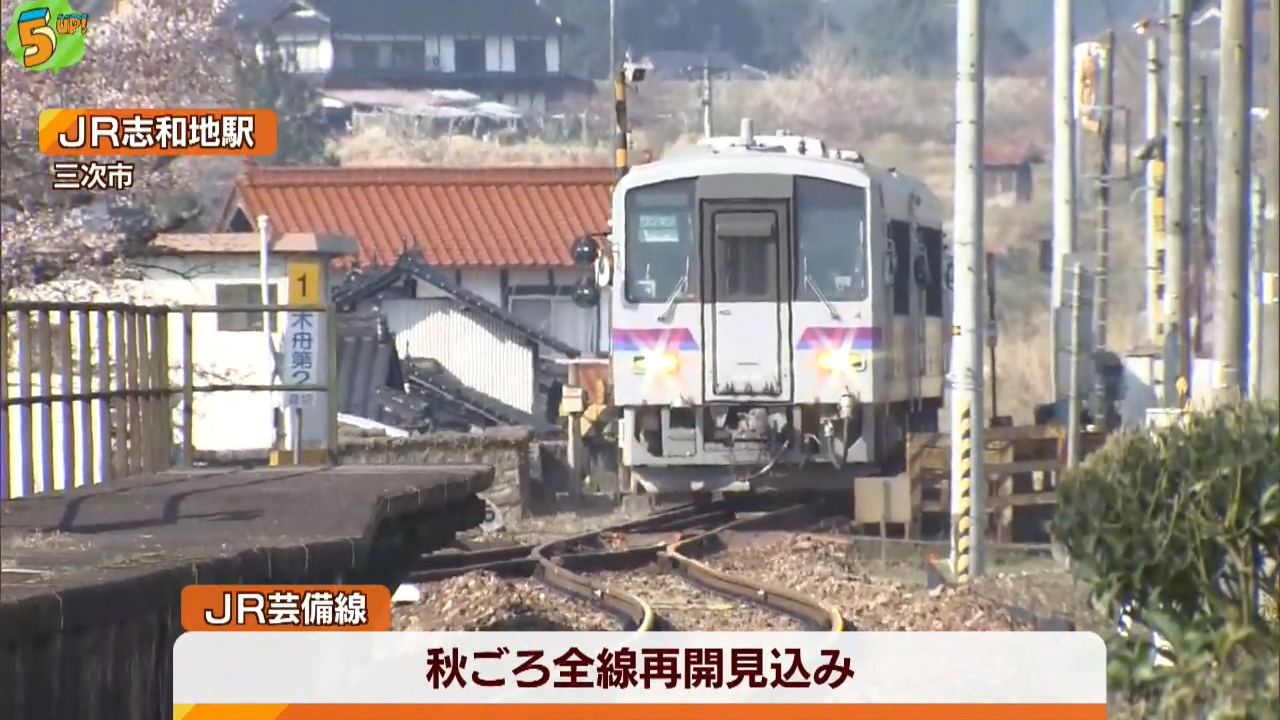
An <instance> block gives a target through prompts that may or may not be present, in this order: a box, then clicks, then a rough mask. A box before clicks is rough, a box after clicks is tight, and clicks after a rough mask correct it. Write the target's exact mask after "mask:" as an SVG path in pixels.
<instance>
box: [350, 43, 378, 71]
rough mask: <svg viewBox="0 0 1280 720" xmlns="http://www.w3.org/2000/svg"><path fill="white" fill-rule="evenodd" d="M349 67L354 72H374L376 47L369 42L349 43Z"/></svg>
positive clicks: (376, 54)
mask: <svg viewBox="0 0 1280 720" xmlns="http://www.w3.org/2000/svg"><path fill="white" fill-rule="evenodd" d="M351 67H352V68H354V69H356V70H376V69H377V67H378V45H377V44H376V43H371V42H353V43H351Z"/></svg>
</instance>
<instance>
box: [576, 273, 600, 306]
mask: <svg viewBox="0 0 1280 720" xmlns="http://www.w3.org/2000/svg"><path fill="white" fill-rule="evenodd" d="M573 304H574V305H577V306H578V307H580V308H584V309H586V308H593V307H595V306H597V305H599V304H600V286H599V285H596V280H595V278H594V277H584V278H581V279H579V280H578V282H577V283H575V284H574V286H573Z"/></svg>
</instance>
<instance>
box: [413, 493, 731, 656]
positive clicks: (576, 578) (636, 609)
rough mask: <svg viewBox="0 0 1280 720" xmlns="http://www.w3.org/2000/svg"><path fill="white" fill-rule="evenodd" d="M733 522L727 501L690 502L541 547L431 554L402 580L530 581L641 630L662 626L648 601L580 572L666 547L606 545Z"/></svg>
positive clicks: (620, 566) (651, 556) (648, 559)
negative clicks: (483, 575)
mask: <svg viewBox="0 0 1280 720" xmlns="http://www.w3.org/2000/svg"><path fill="white" fill-rule="evenodd" d="M733 518H734V511H733V508H732V507H731V506H730V505H729V504H728V503H724V502H720V503H710V504H693V503H691V504H688V505H680V506H677V507H674V508H670V509H667V510H665V511H662V512H658V513H654V514H652V515H649V516H646V517H643V518H640V519H637V520H631V521H628V522H625V523H619V524H617V525H612V526H610V527H606V528H602V529H599V530H591V531H589V532H584V533H579V534H577V535H572V536H569V537H564V538H557V539H554V540H550V541H548V542H543V543H537V544H523V545H514V546H507V547H497V548H483V549H479V550H470V551H463V552H444V553H432V554H430V555H424V556H423V557H422V558H420V559H419V560H418V562H417V563H416V564H415V566H414V568H413V569H412V570H411V571H409V572H408V573H407V574H406V575H405V577H404V579H403V582H433V581H436V580H443V579H447V578H450V577H455V576H457V575H462V574H465V573H469V572H474V571H477V570H488V571H491V572H495V573H498V574H500V575H512V576H517V577H531V578H535V579H537V580H538V581H540V582H542V583H543V584H545V585H547V586H548V587H551V588H552V589H555V590H558V591H560V592H563V593H566V594H569V595H572V596H575V597H578V598H581V599H583V600H585V601H587V602H590V603H592V604H594V605H596V606H598V607H600V608H601V609H603V610H605V611H606V612H608V613H610V614H611V615H613V616H615V617H617V618H619V619H621V620H622V621H623V622H624V623H625V624H627V625H628V626H629V627H630V628H632V629H634V630H637V631H641V632H646V631H649V630H652V629H655V628H656V627H658V626H660V625H661V620H660V619H659V618H658V616H657V614H656V613H654V611H653V609H652V608H651V607H650V606H649V605H648V603H646V602H644V601H643V600H641V599H640V598H637V597H634V596H632V595H630V594H628V593H623V592H619V591H616V590H612V589H610V588H608V587H606V586H605V585H603V584H601V583H598V582H596V581H593V580H591V579H590V578H588V577H585V576H584V574H586V573H592V572H601V571H608V570H614V571H627V570H635V569H638V568H641V567H645V566H646V565H652V564H655V563H656V562H657V559H658V553H659V552H661V551H662V550H663V548H664V547H665V544H663V543H653V544H650V545H645V546H639V547H629V548H621V549H606V547H607V543H608V541H609V540H610V539H614V538H620V537H622V536H626V535H630V534H657V533H672V532H681V531H684V530H688V529H689V528H695V527H699V528H700V527H708V526H716V525H722V524H724V523H725V522H728V521H730V520H732V519H733Z"/></svg>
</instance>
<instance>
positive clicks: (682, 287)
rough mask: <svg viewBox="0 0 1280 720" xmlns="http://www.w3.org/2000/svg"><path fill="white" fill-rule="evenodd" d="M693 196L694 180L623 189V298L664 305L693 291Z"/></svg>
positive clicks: (694, 271)
mask: <svg viewBox="0 0 1280 720" xmlns="http://www.w3.org/2000/svg"><path fill="white" fill-rule="evenodd" d="M693 196H694V184H693V180H679V181H675V182H667V183H659V184H656V185H647V186H644V187H638V188H635V189H634V190H632V191H631V192H629V193H627V204H626V212H627V237H626V277H625V284H626V287H625V288H624V289H625V295H626V299H627V302H632V303H658V304H662V305H665V304H666V303H668V302H679V301H681V300H689V299H692V298H693V297H694V293H695V292H696V287H695V284H696V282H697V278H696V275H697V272H696V268H695V267H694V264H693V258H694V252H695V249H696V247H697V244H696V242H695V236H694V221H693V213H694V198H693Z"/></svg>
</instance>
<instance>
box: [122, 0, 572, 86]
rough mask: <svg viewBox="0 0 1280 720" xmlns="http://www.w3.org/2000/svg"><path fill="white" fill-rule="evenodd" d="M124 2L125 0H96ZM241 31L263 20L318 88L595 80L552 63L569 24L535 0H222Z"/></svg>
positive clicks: (557, 57)
mask: <svg viewBox="0 0 1280 720" xmlns="http://www.w3.org/2000/svg"><path fill="white" fill-rule="evenodd" d="M103 1H104V2H113V3H118V4H119V5H125V4H127V2H128V0H103ZM227 5H228V7H227V9H226V10H225V14H224V17H225V18H226V20H227V21H228V22H231V23H234V24H236V25H237V26H239V27H240V28H242V29H243V30H245V31H246V32H249V31H252V30H255V29H257V28H262V27H267V28H270V29H271V30H272V32H273V34H274V35H275V37H276V41H277V43H278V45H279V47H280V50H281V52H282V53H283V54H284V56H285V58H286V61H287V62H289V63H291V64H292V65H293V67H294V68H296V70H297V71H298V72H302V73H308V74H314V75H316V76H317V81H318V82H319V83H320V84H321V85H322V86H323V87H324V88H325V89H326V90H372V89H388V88H389V89H398V90H431V89H439V90H466V91H470V92H472V93H475V94H477V95H479V96H480V97H481V98H482V99H484V100H489V101H494V102H499V103H503V104H505V105H510V106H512V107H515V108H518V109H521V110H542V109H543V108H545V107H546V106H547V104H548V103H554V102H556V101H558V100H559V99H560V98H561V97H562V96H564V95H565V94H566V93H577V94H581V93H590V92H593V91H594V84H593V83H591V82H590V81H588V80H583V79H581V78H576V77H573V76H571V75H569V74H567V73H565V72H564V71H563V70H562V69H561V66H560V54H561V46H562V44H563V41H564V38H565V37H566V36H568V35H570V34H572V33H573V32H574V30H573V29H572V28H570V27H568V26H565V25H564V24H563V23H562V22H561V21H560V18H558V17H556V16H555V15H552V14H551V13H549V12H547V10H546V9H545V8H544V7H542V5H541V4H540V3H539V2H537V0H467V2H451V1H449V0H368V1H367V2H362V3H354V2H349V0H305V1H304V0H228V3H227Z"/></svg>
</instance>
